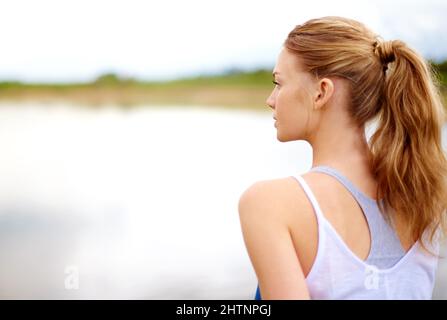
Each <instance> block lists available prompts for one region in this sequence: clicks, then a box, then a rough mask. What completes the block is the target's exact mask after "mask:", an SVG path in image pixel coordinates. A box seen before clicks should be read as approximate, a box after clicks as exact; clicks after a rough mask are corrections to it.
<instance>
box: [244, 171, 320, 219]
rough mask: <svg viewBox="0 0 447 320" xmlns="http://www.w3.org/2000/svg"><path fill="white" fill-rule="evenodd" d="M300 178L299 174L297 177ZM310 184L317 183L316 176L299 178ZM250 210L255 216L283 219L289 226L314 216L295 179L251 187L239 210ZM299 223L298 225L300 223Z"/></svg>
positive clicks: (312, 174)
mask: <svg viewBox="0 0 447 320" xmlns="http://www.w3.org/2000/svg"><path fill="white" fill-rule="evenodd" d="M297 175H298V174H297ZM299 175H300V176H301V177H303V178H304V179H305V180H306V182H308V183H310V184H313V185H314V184H315V183H318V179H319V177H318V176H317V175H315V174H314V173H313V172H307V173H303V174H299ZM241 206H243V207H251V208H253V211H255V212H256V213H254V214H259V215H261V214H266V215H269V216H272V215H273V216H274V217H275V218H276V219H278V218H280V219H281V220H283V221H284V222H285V223H287V224H289V223H290V222H292V221H293V223H294V224H296V223H297V222H299V220H300V219H303V222H304V220H306V219H307V218H308V217H309V215H312V214H313V211H312V207H311V205H310V203H309V201H308V198H307V196H306V194H305V192H304V190H303V188H301V187H300V185H299V183H298V181H297V180H296V175H290V176H287V177H281V178H276V179H268V180H259V181H256V182H254V183H252V184H251V185H250V186H249V187H248V188H246V190H244V192H243V193H242V195H241V197H240V199H239V207H241ZM297 220H298V221H297Z"/></svg>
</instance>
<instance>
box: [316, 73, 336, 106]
mask: <svg viewBox="0 0 447 320" xmlns="http://www.w3.org/2000/svg"><path fill="white" fill-rule="evenodd" d="M333 94H334V82H333V81H332V80H331V79H329V78H323V79H321V80H319V81H318V82H317V90H316V93H315V96H314V109H321V108H323V107H324V106H325V105H326V104H327V102H328V101H329V99H330V98H331V97H332V95H333Z"/></svg>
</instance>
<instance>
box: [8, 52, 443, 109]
mask: <svg viewBox="0 0 447 320" xmlns="http://www.w3.org/2000/svg"><path fill="white" fill-rule="evenodd" d="M429 63H430V64H431V65H432V66H433V69H434V70H435V72H436V77H437V79H438V80H439V84H440V87H441V92H442V95H443V99H444V106H446V105H447V60H446V61H444V62H441V63H436V62H434V61H429ZM272 69H273V68H269V69H267V68H264V69H258V70H254V71H244V70H240V69H234V68H233V69H229V70H226V71H224V72H222V73H220V74H211V75H202V76H196V77H189V78H183V79H177V80H170V81H144V80H141V79H135V78H130V77H123V76H120V75H118V74H115V73H106V74H103V75H101V76H99V77H98V78H97V79H95V80H94V81H91V82H87V83H42V84H35V83H34V84H30V83H21V82H17V81H3V82H0V102H1V101H20V102H43V103H52V102H61V101H62V102H69V103H74V104H78V105H85V106H103V105H119V106H124V107H132V106H139V105H181V106H183V105H203V106H224V107H234V108H254V109H263V108H266V104H265V100H266V99H267V97H268V95H269V94H270V92H271V90H272V89H273V84H272V74H271V72H272Z"/></svg>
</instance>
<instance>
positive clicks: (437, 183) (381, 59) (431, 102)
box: [239, 17, 447, 299]
mask: <svg viewBox="0 0 447 320" xmlns="http://www.w3.org/2000/svg"><path fill="white" fill-rule="evenodd" d="M273 75H274V84H275V87H274V89H273V92H272V94H271V95H270V97H269V98H268V100H267V104H268V105H269V106H270V107H271V108H272V110H273V116H274V118H275V119H276V122H275V126H276V128H277V138H278V140H279V141H282V142H286V141H292V140H306V141H308V142H309V143H310V144H311V146H312V149H313V161H312V169H311V170H310V171H309V172H307V173H305V174H301V175H298V174H297V175H292V176H290V177H287V178H282V179H275V180H268V181H267V180H266V181H259V182H256V183H254V184H253V185H251V186H250V187H249V188H248V189H247V190H245V191H244V193H243V194H242V195H241V197H240V199H239V216H240V221H241V227H242V233H243V237H244V242H245V245H246V247H247V251H248V254H249V257H250V260H251V262H252V264H253V267H254V270H255V272H256V275H257V278H258V283H259V286H258V288H257V291H256V299H261V296H262V299H431V297H432V292H433V287H434V278H435V273H436V268H437V262H438V256H439V255H438V254H439V243H440V241H441V237H440V236H441V235H445V230H446V208H447V184H446V177H447V160H446V157H445V154H444V152H443V149H442V144H441V128H442V125H443V123H444V121H445V115H444V109H443V106H442V103H441V100H440V96H439V93H438V90H437V87H436V85H435V83H434V79H435V78H434V77H433V76H432V71H431V69H430V67H429V65H428V64H427V62H426V61H425V60H424V59H423V58H422V57H421V56H420V55H419V54H418V53H416V52H415V51H414V50H412V49H411V48H409V47H408V46H407V45H406V44H405V43H403V42H402V41H399V40H394V41H383V40H381V39H380V37H379V36H377V35H376V34H374V33H373V32H371V31H370V30H368V29H367V28H366V27H365V26H364V25H363V24H361V23H359V22H357V21H354V20H350V19H346V18H341V17H324V18H320V19H312V20H310V21H308V22H306V23H304V24H302V25H298V26H297V27H295V28H294V29H293V30H292V31H291V32H290V33H289V35H288V37H287V39H286V40H285V43H284V47H283V49H282V51H281V53H280V54H279V57H278V60H277V63H276V66H275V68H274V70H273ZM370 120H376V121H377V122H376V130H375V132H374V134H373V135H372V136H371V139H370V140H369V141H368V140H367V139H366V136H365V124H366V123H367V122H368V121H370Z"/></svg>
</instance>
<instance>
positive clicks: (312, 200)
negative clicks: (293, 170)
mask: <svg viewBox="0 0 447 320" xmlns="http://www.w3.org/2000/svg"><path fill="white" fill-rule="evenodd" d="M292 177H294V178H295V179H296V180H297V181H298V182H299V184H300V185H301V187H302V188H303V190H304V193H305V194H306V196H307V198H308V199H309V201H310V203H311V204H312V207H313V209H314V212H315V215H316V216H317V222H318V225H319V227H322V226H323V223H324V221H326V218H325V217H324V215H323V212H322V210H321V208H320V205H319V204H318V201H317V198H316V197H315V195H314V193H313V192H312V190H311V189H310V187H309V185H308V184H307V182H306V180H304V178H303V177H302V176H301V175H299V174H295V175H292Z"/></svg>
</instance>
